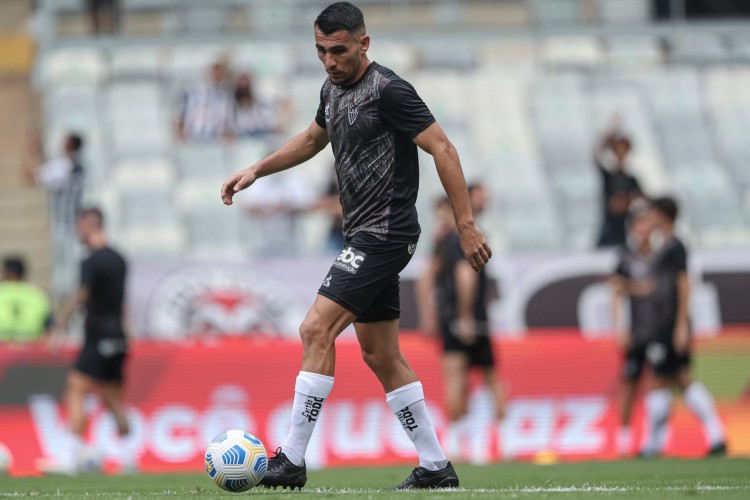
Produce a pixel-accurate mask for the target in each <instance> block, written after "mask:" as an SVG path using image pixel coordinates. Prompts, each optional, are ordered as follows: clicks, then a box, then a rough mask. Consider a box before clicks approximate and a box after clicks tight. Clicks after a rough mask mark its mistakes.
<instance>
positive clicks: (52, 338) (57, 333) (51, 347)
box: [47, 328, 65, 355]
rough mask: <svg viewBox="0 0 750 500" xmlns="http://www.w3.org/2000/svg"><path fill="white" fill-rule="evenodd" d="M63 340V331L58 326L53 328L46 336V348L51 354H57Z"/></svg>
mask: <svg viewBox="0 0 750 500" xmlns="http://www.w3.org/2000/svg"><path fill="white" fill-rule="evenodd" d="M64 342H65V332H63V331H62V330H61V329H60V328H54V329H53V330H52V331H51V332H50V334H49V336H48V337H47V350H48V351H49V352H51V353H52V354H55V355H57V354H59V353H60V350H61V349H62V346H63V343H64Z"/></svg>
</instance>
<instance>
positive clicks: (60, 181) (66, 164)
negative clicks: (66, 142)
mask: <svg viewBox="0 0 750 500" xmlns="http://www.w3.org/2000/svg"><path fill="white" fill-rule="evenodd" d="M72 171H73V164H72V162H71V161H70V160H69V159H68V158H56V159H54V160H50V161H48V162H46V163H45V164H43V165H42V166H41V167H40V168H39V170H38V171H37V182H39V184H40V185H41V186H43V187H44V188H45V189H47V190H49V191H56V190H59V189H61V188H62V187H63V186H64V185H65V184H66V183H67V182H68V180H69V179H70V174H71V173H72Z"/></svg>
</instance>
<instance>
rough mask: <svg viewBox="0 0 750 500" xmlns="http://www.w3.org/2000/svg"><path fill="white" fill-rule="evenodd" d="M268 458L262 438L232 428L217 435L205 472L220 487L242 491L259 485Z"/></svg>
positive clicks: (208, 453)
mask: <svg viewBox="0 0 750 500" xmlns="http://www.w3.org/2000/svg"><path fill="white" fill-rule="evenodd" d="M267 465H268V458H267V456H266V449H265V447H264V446H263V443H261V442H260V439H258V438H257V437H255V436H253V435H252V434H250V433H249V432H245V431H241V430H237V429H234V430H231V431H227V432H224V433H222V434H219V435H218V436H216V437H215V438H214V439H213V441H211V444H209V445H208V449H207V450H206V473H207V474H208V477H210V478H211V479H213V481H214V482H215V483H216V484H217V485H219V488H221V489H224V490H227V491H232V492H235V493H239V492H241V491H247V490H249V489H250V488H252V487H253V486H257V485H258V483H260V480H261V479H263V476H265V475H266V466H267Z"/></svg>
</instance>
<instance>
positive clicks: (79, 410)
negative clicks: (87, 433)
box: [61, 369, 96, 473]
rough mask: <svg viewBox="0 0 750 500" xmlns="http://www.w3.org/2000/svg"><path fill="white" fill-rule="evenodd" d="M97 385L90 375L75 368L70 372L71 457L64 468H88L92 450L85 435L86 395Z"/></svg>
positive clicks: (73, 470) (67, 405)
mask: <svg viewBox="0 0 750 500" xmlns="http://www.w3.org/2000/svg"><path fill="white" fill-rule="evenodd" d="M95 387H96V381H95V380H94V379H93V378H91V377H90V376H89V375H87V374H85V373H83V372H81V371H78V370H77V369H73V370H71V371H70V372H69V373H68V377H67V380H66V387H65V405H66V409H67V411H68V424H69V426H70V427H69V428H70V435H71V439H72V448H71V450H70V453H71V455H70V458H69V460H68V463H67V464H61V465H62V467H63V468H69V469H70V471H71V472H73V473H75V472H77V471H78V470H80V469H82V468H88V465H87V464H86V462H87V460H86V458H87V455H88V454H89V452H90V450H89V447H88V445H87V443H86V439H85V438H84V437H83V433H84V430H85V427H86V408H85V402H86V395H88V394H89V393H90V392H92V391H93V390H94V389H95Z"/></svg>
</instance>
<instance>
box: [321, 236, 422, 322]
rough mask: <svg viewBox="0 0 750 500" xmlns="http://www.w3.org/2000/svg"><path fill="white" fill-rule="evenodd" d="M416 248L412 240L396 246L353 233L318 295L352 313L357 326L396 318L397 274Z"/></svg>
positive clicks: (398, 298) (398, 310) (398, 306)
mask: <svg viewBox="0 0 750 500" xmlns="http://www.w3.org/2000/svg"><path fill="white" fill-rule="evenodd" d="M416 247H417V243H416V241H415V242H413V243H396V242H389V241H381V240H379V239H377V238H376V237H375V236H373V235H370V234H362V233H360V234H355V235H354V236H353V237H352V238H351V240H349V241H348V242H346V243H345V244H344V249H343V250H342V251H341V253H340V254H339V255H338V257H336V260H335V261H334V262H333V265H332V266H331V269H330V270H329V271H328V274H327V275H326V277H325V279H324V280H323V284H322V285H320V289H318V293H319V294H320V295H322V296H324V297H327V298H329V299H331V300H332V301H334V302H336V303H337V304H339V305H340V306H342V307H344V308H346V309H348V310H350V311H351V312H353V313H354V314H356V315H357V319H356V321H357V322H359V323H374V322H376V321H389V320H394V319H398V318H399V317H400V316H401V293H400V289H399V283H400V281H399V273H400V272H401V271H402V270H403V269H404V268H405V267H406V264H408V263H409V261H410V260H411V257H412V255H414V250H415V249H416Z"/></svg>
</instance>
